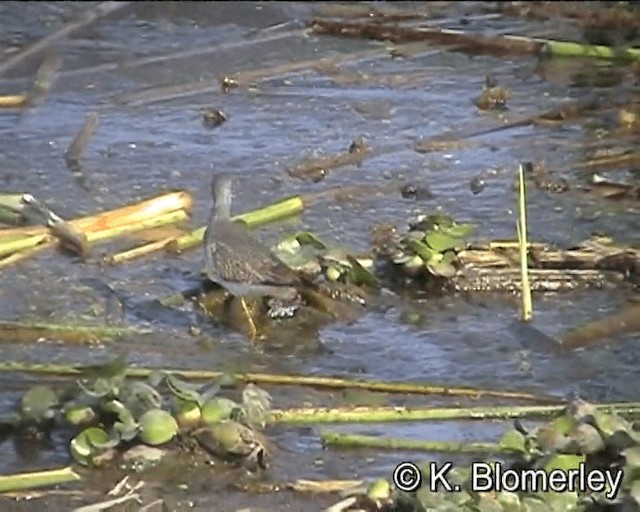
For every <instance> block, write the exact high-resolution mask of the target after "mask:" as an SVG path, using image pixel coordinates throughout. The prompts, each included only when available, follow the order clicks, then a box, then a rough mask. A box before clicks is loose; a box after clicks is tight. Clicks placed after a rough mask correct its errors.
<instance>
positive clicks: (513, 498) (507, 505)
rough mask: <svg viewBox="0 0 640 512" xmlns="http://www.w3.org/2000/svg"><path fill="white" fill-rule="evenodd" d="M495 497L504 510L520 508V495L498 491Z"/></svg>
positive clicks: (511, 510)
mask: <svg viewBox="0 0 640 512" xmlns="http://www.w3.org/2000/svg"><path fill="white" fill-rule="evenodd" d="M496 499H497V500H498V501H499V502H500V504H501V505H502V507H503V508H504V510H505V511H506V512H517V511H519V510H521V508H520V496H518V494H516V493H515V492H510V491H500V492H499V493H498V494H497V495H496Z"/></svg>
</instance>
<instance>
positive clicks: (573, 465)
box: [543, 454, 586, 473]
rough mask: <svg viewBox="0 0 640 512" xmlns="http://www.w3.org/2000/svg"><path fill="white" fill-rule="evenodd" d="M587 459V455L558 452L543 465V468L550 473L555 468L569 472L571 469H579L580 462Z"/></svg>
mask: <svg viewBox="0 0 640 512" xmlns="http://www.w3.org/2000/svg"><path fill="white" fill-rule="evenodd" d="M585 460H586V455H569V454H556V455H553V456H551V457H549V458H548V460H547V461H546V462H545V464H544V465H543V469H544V470H545V471H546V472H547V473H549V472H551V471H553V470H560V471H563V472H564V473H567V471H569V470H570V469H578V468H579V467H580V464H583V463H584V461H585Z"/></svg>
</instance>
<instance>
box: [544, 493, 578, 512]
mask: <svg viewBox="0 0 640 512" xmlns="http://www.w3.org/2000/svg"><path fill="white" fill-rule="evenodd" d="M536 495H537V496H539V497H541V498H542V499H543V500H544V501H545V503H546V504H547V505H548V506H549V507H550V508H551V510H552V511H553V512H565V511H567V510H576V504H577V503H578V494H577V493H576V492H569V491H564V492H538V493H536Z"/></svg>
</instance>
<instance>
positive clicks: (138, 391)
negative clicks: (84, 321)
mask: <svg viewBox="0 0 640 512" xmlns="http://www.w3.org/2000/svg"><path fill="white" fill-rule="evenodd" d="M126 372H127V367H126V365H124V363H123V362H121V361H118V360H116V361H113V362H111V363H109V364H107V365H105V366H102V367H93V368H87V369H85V370H84V371H83V373H82V375H81V378H80V379H78V381H77V383H76V386H73V387H67V388H65V389H63V390H54V389H53V388H51V387H48V386H43V385H38V386H34V387H32V388H31V389H30V390H28V391H27V392H26V393H25V395H24V396H23V397H22V400H21V401H20V404H19V405H18V406H17V408H16V410H15V411H14V412H13V413H10V414H6V415H4V416H3V417H1V418H0V427H1V428H0V432H2V433H3V435H4V436H7V435H11V434H15V435H19V436H25V435H28V436H29V437H34V436H35V437H37V438H41V437H46V436H48V435H49V433H50V431H51V430H52V429H54V428H66V429H74V430H75V431H76V433H75V434H74V435H73V438H72V440H71V442H70V444H69V451H70V454H71V456H72V457H73V458H74V459H75V461H76V462H77V463H79V464H81V465H84V466H104V465H106V464H109V463H111V461H113V460H114V459H115V458H116V457H118V456H120V455H122V453H123V451H125V450H127V449H129V448H131V444H132V443H133V444H137V443H143V444H145V445H148V446H161V445H166V444H167V443H170V442H171V441H172V440H174V439H175V438H176V436H179V437H180V438H181V439H182V442H183V443H185V442H188V441H187V439H188V438H189V437H191V438H193V439H196V440H197V441H198V442H200V443H201V444H206V447H207V449H208V450H209V451H211V452H212V453H214V454H216V455H217V456H219V457H222V458H225V459H232V460H233V461H234V462H238V463H243V462H245V460H246V459H248V460H249V462H250V463H251V464H257V465H258V466H259V467H266V457H267V456H266V446H267V445H268V441H266V439H265V438H264V437H263V436H261V434H259V432H258V430H259V429H261V428H264V426H265V425H266V422H267V419H268V417H269V414H270V409H271V397H270V395H269V394H268V393H267V392H266V391H264V390H262V389H260V388H258V387H257V386H255V385H254V384H252V383H249V384H247V385H246V386H245V388H244V391H243V392H242V401H241V402H240V403H237V402H234V401H233V400H230V399H228V398H225V397H222V396H218V393H219V392H220V390H221V385H222V384H225V385H227V386H228V383H229V381H228V379H227V378H226V377H222V378H221V379H217V382H213V383H209V384H204V385H194V384H190V383H188V382H186V381H184V380H182V379H181V378H179V377H178V376H177V375H175V374H173V373H170V372H159V371H156V372H154V373H152V374H150V375H149V377H148V378H147V379H146V380H144V381H140V380H134V379H130V378H126ZM234 435H236V436H237V437H236V438H234V437H233V436H234ZM204 440H206V442H205V441H204ZM212 446H213V447H214V448H212Z"/></svg>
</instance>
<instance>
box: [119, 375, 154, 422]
mask: <svg viewBox="0 0 640 512" xmlns="http://www.w3.org/2000/svg"><path fill="white" fill-rule="evenodd" d="M119 398H120V400H121V401H122V402H123V403H124V405H125V406H126V408H127V409H129V410H130V411H131V413H132V414H133V415H134V416H135V417H139V416H141V415H142V414H144V413H145V412H146V411H148V410H149V409H157V408H159V407H160V406H161V405H162V396H161V395H160V393H159V392H158V391H157V390H156V389H154V388H153V387H151V386H150V385H149V384H147V383H146V382H140V381H131V382H128V383H127V385H125V386H124V387H123V389H122V391H121V393H120V397H119Z"/></svg>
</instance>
